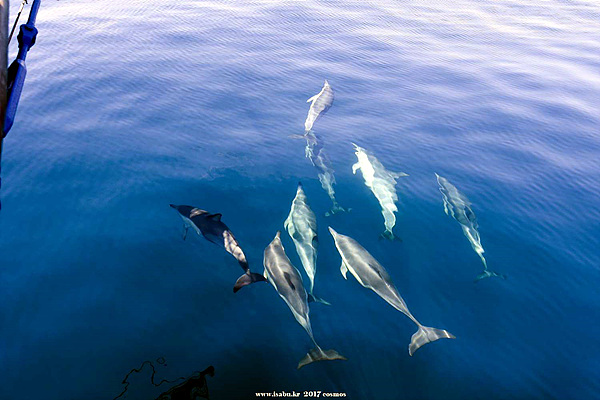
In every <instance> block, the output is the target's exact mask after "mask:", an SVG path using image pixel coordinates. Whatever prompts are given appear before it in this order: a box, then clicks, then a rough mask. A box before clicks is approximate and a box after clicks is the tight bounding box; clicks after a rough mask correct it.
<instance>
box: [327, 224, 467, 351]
mask: <svg viewBox="0 0 600 400" xmlns="http://www.w3.org/2000/svg"><path fill="white" fill-rule="evenodd" d="M329 232H331V235H332V236H333V239H334V240H335V247H337V249H338V252H339V253H340V255H341V256H342V266H341V268H340V269H341V272H342V275H343V276H344V279H348V278H347V277H346V274H347V273H348V271H350V272H351V273H352V275H354V277H355V278H356V280H357V281H358V283H360V284H361V285H362V286H364V287H366V288H368V289H371V290H372V291H374V292H375V293H377V294H378V295H379V297H381V298H382V299H384V300H385V301H387V302H388V303H389V304H390V305H391V306H392V307H394V308H395V309H396V310H398V311H400V312H401V313H403V314H404V315H406V316H407V317H408V318H410V319H411V320H412V321H413V322H414V323H415V324H417V327H418V328H419V329H418V330H417V332H416V333H415V334H414V335H412V337H411V340H410V345H409V346H408V354H410V355H411V356H412V355H413V354H414V353H415V351H417V349H419V347H421V346H423V345H425V344H427V343H429V342H433V341H435V340H438V339H455V337H454V335H452V334H451V333H450V332H447V331H445V330H443V329H436V328H430V327H427V326H423V325H421V323H420V322H419V321H417V319H416V318H415V317H413V315H412V314H411V313H410V311H409V310H408V307H407V306H406V303H405V302H404V300H403V299H402V297H401V296H400V294H399V293H398V290H397V289H396V287H395V286H394V283H393V282H392V279H391V278H390V276H389V275H388V273H387V271H386V270H385V269H384V268H383V267H382V266H381V264H379V262H377V260H375V258H373V256H372V255H371V254H369V252H368V251H367V250H365V248H364V247H362V246H361V245H360V244H359V243H358V242H357V241H356V240H354V239H352V238H351V237H349V236H345V235H342V234H340V233H337V232H336V231H335V230H333V229H332V228H331V227H329Z"/></svg>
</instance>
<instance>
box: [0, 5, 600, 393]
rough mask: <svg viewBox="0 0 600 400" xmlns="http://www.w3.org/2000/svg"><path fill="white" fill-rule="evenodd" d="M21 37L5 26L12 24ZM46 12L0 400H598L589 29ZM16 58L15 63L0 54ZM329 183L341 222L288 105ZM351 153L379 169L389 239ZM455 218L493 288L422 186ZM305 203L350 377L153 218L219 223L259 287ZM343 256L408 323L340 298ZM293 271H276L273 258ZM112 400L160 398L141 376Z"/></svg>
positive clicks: (357, 296)
mask: <svg viewBox="0 0 600 400" xmlns="http://www.w3.org/2000/svg"><path fill="white" fill-rule="evenodd" d="M12 3H13V4H12V5H11V11H12V15H13V16H14V15H15V14H16V10H17V8H18V6H19V4H18V3H19V2H17V1H13V2H12ZM372 3H373V2H354V1H340V2H325V1H320V2H316V1H306V2H277V1H253V2H233V1H223V2H203V1H187V2H177V1H157V0H131V1H108V0H79V1H76V2H74V1H53V0H47V1H44V3H43V4H42V8H41V10H40V14H39V16H38V28H39V30H40V34H39V37H38V42H37V44H36V45H35V46H34V47H33V49H32V50H31V52H30V54H29V57H28V69H29V75H28V79H27V82H26V87H25V90H24V94H23V98H22V100H21V105H20V110H19V113H18V116H17V119H16V122H15V125H14V127H13V130H12V131H11V132H10V134H9V136H8V137H7V138H6V140H5V146H4V147H5V148H4V154H3V160H2V163H3V168H2V173H3V176H2V178H3V179H2V183H3V185H2V186H3V187H2V192H1V197H2V211H1V212H0V265H1V268H0V377H1V378H0V382H2V384H1V385H0V398H1V399H23V400H26V399H57V400H58V399H60V400H66V399H72V400H80V399H81V400H83V399H86V400H88V399H112V398H114V397H115V396H117V395H119V393H121V392H122V390H123V389H124V386H123V385H122V383H121V381H122V379H123V378H124V376H125V375H126V374H127V372H128V371H130V370H131V369H132V368H137V367H139V366H140V364H141V363H142V362H143V361H145V360H156V359H157V358H159V357H164V359H165V360H166V365H158V364H156V363H155V364H156V379H157V382H158V381H159V380H160V379H170V380H173V379H175V378H177V377H179V376H189V375H191V374H192V372H194V371H197V370H203V369H204V368H206V367H208V366H209V365H213V366H214V367H215V376H214V377H209V378H208V387H209V390H210V394H211V399H253V398H256V397H255V393H256V392H273V391H288V392H291V391H293V390H294V391H296V392H302V391H305V390H320V391H326V392H344V393H346V395H347V398H350V399H378V400H385V399H508V398H510V399H593V398H596V399H598V398H600V384H599V382H600V380H599V379H598V378H599V375H598V370H599V368H600V289H599V288H600V252H599V250H598V249H599V248H600V239H599V238H600V223H599V221H600V207H599V199H600V168H599V167H600V165H599V161H598V155H599V152H600V128H599V126H600V125H599V124H600V111H599V108H598V104H600V6H599V5H598V3H597V2H594V1H591V0H574V1H563V0H547V1H538V2H522V1H513V0H499V1H495V2H480V1H473V0H461V1H456V2H452V3H451V4H450V3H448V2H439V1H425V0H415V1H413V0H409V1H405V2H393V1H378V2H376V4H372ZM15 51H16V48H15V43H12V46H11V48H10V54H11V56H14V54H15ZM325 79H327V80H328V81H329V82H330V84H331V86H332V88H333V90H334V92H335V96H336V97H335V103H334V104H333V106H332V108H331V109H330V110H329V111H328V113H327V114H326V115H325V116H324V117H323V118H322V119H320V120H319V121H317V123H316V124H315V126H314V131H315V133H316V134H317V135H319V137H320V138H321V140H322V141H323V146H324V149H325V151H326V153H327V155H328V157H329V159H330V161H331V166H332V168H333V169H334V170H335V176H336V179H337V185H336V186H335V188H336V194H337V199H338V201H339V203H340V205H341V206H343V207H347V208H352V210H351V211H350V212H349V213H342V214H336V215H334V216H331V217H325V216H324V214H325V212H326V211H327V210H328V209H329V207H330V206H331V203H330V201H329V198H328V197H327V194H326V193H325V192H324V191H323V189H322V188H321V186H320V183H319V181H318V178H317V171H316V169H315V168H314V167H313V166H312V165H311V163H310V162H309V160H308V159H306V158H305V155H304V146H305V143H304V142H303V141H302V140H299V139H294V138H293V136H294V135H298V134H302V133H303V127H304V119H305V117H306V113H307V111H308V104H307V103H306V100H307V99H308V98H309V97H311V96H312V95H314V94H316V93H317V92H318V91H319V90H320V89H321V87H322V85H323V81H324V80H325ZM352 142H355V143H357V144H359V145H360V146H362V147H365V148H367V149H368V150H370V151H371V152H372V153H373V154H375V155H376V156H377V157H378V159H379V160H380V161H381V162H382V164H383V165H385V166H386V168H388V169H389V170H391V171H403V172H406V173H408V174H409V175H410V176H409V177H405V178H401V179H399V182H398V185H397V191H398V195H399V197H400V200H399V202H398V205H399V212H398V218H397V224H396V228H395V232H396V233H397V235H398V236H400V237H401V238H402V239H403V240H402V242H391V241H384V240H383V241H382V240H379V239H378V236H379V234H380V233H381V231H382V230H383V218H382V216H381V213H380V208H379V205H378V203H377V200H376V199H375V197H374V196H373V195H372V193H371V192H370V191H369V190H368V188H367V187H366V186H365V185H364V182H363V181H362V178H361V176H360V174H359V175H356V176H355V175H353V174H352V169H351V166H352V164H353V163H354V162H355V161H356V157H355V156H354V154H353V147H352V145H351V143H352ZM436 172H437V173H438V174H440V175H442V176H444V177H446V178H448V179H449V180H450V182H452V183H453V184H454V185H456V186H457V187H458V188H459V189H460V190H461V191H462V192H464V193H465V194H466V195H467V196H468V197H469V199H470V200H471V202H472V207H473V210H474V212H475V213H476V215H477V217H478V220H479V225H480V229H479V231H480V234H481V239H482V244H483V247H484V248H485V250H486V253H485V254H486V257H487V260H488V263H489V266H490V268H491V269H493V270H495V271H498V272H501V273H504V274H506V275H507V276H508V279H507V280H500V279H496V278H493V279H486V280H483V281H481V282H480V283H477V284H474V283H473V279H474V277H475V276H476V275H477V274H478V273H479V272H480V271H481V261H480V260H479V258H478V257H477V255H476V254H475V252H474V251H473V250H472V249H471V247H470V245H469V243H468V241H467V240H466V238H465V237H464V236H463V234H462V231H461V229H460V226H459V224H458V223H457V222H456V221H454V220H453V219H451V218H450V217H448V216H446V215H445V214H444V209H443V204H442V198H441V194H440V192H439V191H438V188H437V183H436V179H435V175H434V173H436ZM299 181H301V182H302V183H303V185H304V188H305V191H306V194H307V196H308V198H309V201H310V204H311V206H312V208H313V210H314V211H315V212H316V214H317V216H318V225H319V237H320V239H319V242H320V244H319V258H318V264H317V278H316V284H315V293H316V294H318V295H320V296H321V297H323V298H325V299H327V300H329V301H330V302H331V303H332V305H331V306H324V305H321V304H314V305H311V320H312V324H313V329H314V332H315V337H316V339H317V341H318V342H319V343H320V344H321V345H322V347H323V348H326V349H329V348H334V349H336V350H337V351H339V352H340V353H341V354H343V355H345V356H346V357H347V358H348V361H335V362H321V363H315V364H311V365H309V366H306V367H304V368H302V369H301V370H296V365H297V363H298V361H299V360H300V359H301V358H302V357H303V356H304V354H305V353H306V351H307V350H309V349H310V348H311V347H312V346H311V342H310V339H309V338H308V336H307V335H306V333H305V332H304V330H303V329H302V328H301V327H300V325H298V324H297V323H296V321H295V320H294V318H293V316H292V314H291V312H290V310H289V309H288V308H287V306H286V304H285V303H284V302H283V301H282V300H281V299H280V298H279V296H278V295H277V293H276V292H275V291H274V290H273V288H272V287H271V285H268V284H255V285H251V286H249V287H246V288H243V289H242V290H241V291H240V292H238V293H236V294H233V293H232V287H233V284H234V282H235V280H236V279H237V278H238V276H239V275H240V274H241V272H242V271H241V269H240V268H239V266H238V265H237V263H236V262H235V260H234V259H233V258H232V257H231V256H230V255H229V254H227V253H225V252H224V251H223V250H221V249H219V248H218V247H216V246H214V245H213V244H211V243H209V242H207V241H206V240H204V239H203V238H201V237H198V236H196V235H195V234H194V235H192V234H190V235H189V236H188V238H187V240H185V241H183V240H182V237H181V220H180V218H179V217H178V216H177V215H176V213H175V212H173V210H172V209H171V208H169V203H175V204H189V205H194V206H198V207H200V208H203V209H206V210H209V211H211V212H219V213H222V214H223V221H224V222H225V223H227V224H228V225H229V227H230V228H231V230H232V231H233V232H234V234H235V235H236V237H237V239H238V240H239V241H240V243H241V245H242V247H243V249H244V251H245V253H246V255H247V257H248V260H249V262H250V266H251V269H252V270H253V271H256V272H262V271H263V267H262V257H263V255H262V254H263V250H264V248H265V247H266V246H267V245H268V244H269V242H270V241H271V240H272V239H273V237H274V236H275V233H276V232H277V230H282V229H283V221H284V219H285V218H286V216H287V214H288V212H289V207H290V204H291V201H292V199H293V197H294V195H295V191H296V185H297V183H298V182H299ZM328 226H332V227H334V228H335V229H336V230H337V231H338V232H340V233H343V234H346V235H349V236H351V237H353V238H355V239H357V240H358V241H359V242H360V243H361V244H362V245H363V246H364V247H365V248H367V249H368V250H369V251H370V252H371V253H372V254H373V256H374V257H375V258H377V259H378V260H379V261H380V262H381V264H382V265H384V266H385V267H386V269H387V270H388V272H389V273H390V275H391V276H392V278H393V280H394V282H395V284H396V286H397V287H398V289H399V291H400V293H401V294H402V296H403V297H404V299H405V300H406V302H407V304H408V306H409V308H410V310H411V311H412V312H413V314H414V315H415V316H416V317H417V318H418V319H419V320H420V321H421V322H422V323H423V324H425V325H427V326H434V327H437V328H444V329H447V330H448V331H450V332H452V333H453V334H454V335H456V337H457V339H456V340H440V341H437V342H435V343H431V344H428V345H427V346H425V347H423V348H422V349H420V350H419V351H418V352H417V353H416V354H415V355H414V356H413V357H409V355H408V351H407V350H408V343H409V341H410V337H411V335H412V334H413V333H414V332H415V326H414V325H413V324H412V322H411V321H410V320H409V319H407V318H406V317H405V316H403V315H402V314H400V313H399V312H397V311H396V310H394V309H393V308H392V307H390V306H389V305H388V304H387V303H385V302H384V301H383V300H382V299H381V298H379V297H378V296H377V295H376V294H375V293H373V292H371V291H370V290H367V289H365V288H363V287H361V286H360V285H359V284H358V283H357V282H356V280H355V279H354V278H353V277H351V276H349V279H348V280H347V281H346V280H344V279H343V277H342V276H341V274H340V271H339V267H340V257H339V255H338V253H337V251H336V250H335V247H334V244H333V240H332V238H331V236H330V235H329V233H328V231H327V227H328ZM282 237H283V243H284V246H285V248H286V250H287V253H288V256H289V257H290V259H291V260H292V262H293V263H294V264H295V265H296V266H297V267H299V269H302V267H301V265H300V260H299V258H298V256H297V254H296V253H295V250H294V246H293V244H292V242H291V240H290V238H289V237H288V236H287V233H285V232H284V233H283V234H282ZM129 381H130V382H131V384H130V386H129V387H128V391H127V393H126V396H127V397H126V398H128V399H154V398H155V397H157V396H158V395H159V394H160V393H161V392H162V391H165V390H166V389H167V388H168V387H169V384H163V385H161V386H160V387H158V388H156V387H153V386H152V384H151V383H150V370H149V369H144V370H143V371H142V372H140V373H139V374H133V375H131V377H130V379H129Z"/></svg>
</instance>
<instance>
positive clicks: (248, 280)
mask: <svg viewBox="0 0 600 400" xmlns="http://www.w3.org/2000/svg"><path fill="white" fill-rule="evenodd" d="M266 280H267V279H266V278H265V277H264V276H262V275H261V274H257V273H256V272H250V270H248V272H246V273H245V274H244V275H242V276H240V277H239V278H238V280H237V281H236V282H235V285H234V286H233V293H236V292H237V291H238V290H240V289H241V288H243V287H244V286H247V285H250V284H252V283H254V282H265V281H266Z"/></svg>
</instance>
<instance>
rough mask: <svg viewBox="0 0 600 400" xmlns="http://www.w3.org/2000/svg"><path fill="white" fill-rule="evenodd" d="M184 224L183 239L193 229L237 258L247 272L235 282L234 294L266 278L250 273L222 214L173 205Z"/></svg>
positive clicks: (243, 255) (244, 256) (246, 262)
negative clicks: (223, 220)
mask: <svg viewBox="0 0 600 400" xmlns="http://www.w3.org/2000/svg"><path fill="white" fill-rule="evenodd" d="M171 207H173V208H174V209H175V210H177V212H178V213H179V216H180V217H181V219H183V223H184V232H183V239H184V240H185V238H186V236H187V231H188V229H190V228H193V229H194V230H195V231H196V233H197V234H198V235H200V234H201V235H202V236H204V237H205V238H206V240H208V241H209V242H212V243H214V244H216V245H218V246H220V247H223V248H224V249H225V250H226V251H227V252H228V253H229V254H231V255H232V256H234V257H235V259H236V260H237V261H238V263H240V266H241V267H242V269H243V270H244V271H245V272H246V273H245V274H244V275H242V276H240V277H239V278H238V280H237V282H235V285H234V287H233V292H234V293H235V292H237V291H238V290H240V289H241V288H242V287H244V286H246V285H249V284H251V283H254V282H261V281H264V280H265V277H264V276H262V275H261V274H257V273H254V272H251V271H250V267H249V266H248V261H246V255H245V254H244V252H243V251H242V248H241V247H240V244H239V243H238V241H237V240H236V239H235V237H234V236H233V233H231V231H230V230H229V228H228V227H227V225H225V224H224V223H223V222H222V221H221V214H211V213H209V212H208V211H205V210H201V209H199V208H196V207H192V206H177V205H174V204H171Z"/></svg>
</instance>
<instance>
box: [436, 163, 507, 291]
mask: <svg viewBox="0 0 600 400" xmlns="http://www.w3.org/2000/svg"><path fill="white" fill-rule="evenodd" d="M435 176H436V178H437V182H438V184H439V185H440V187H439V189H440V192H441V193H442V199H443V201H444V211H445V212H446V215H450V216H451V217H452V218H454V219H455V220H456V221H458V223H459V224H460V227H461V228H462V231H463V234H464V235H465V236H466V237H467V239H469V243H471V247H472V248H473V250H475V253H477V254H478V255H479V258H481V262H483V272H482V273H480V274H479V275H477V277H476V278H475V282H478V281H480V280H482V279H484V278H489V277H492V276H496V277H499V278H502V279H506V275H503V274H499V273H497V272H494V271H492V270H491V269H488V266H487V261H486V260H485V257H484V256H483V253H484V252H485V250H483V246H482V245H481V238H480V236H479V232H478V231H477V228H479V224H478V223H477V217H476V216H475V213H474V212H473V210H472V209H471V202H470V201H469V199H468V198H467V196H465V195H464V194H463V193H461V192H459V191H458V189H457V188H456V186H454V185H453V184H451V183H450V182H449V181H448V179H446V178H444V177H443V176H439V175H438V174H435Z"/></svg>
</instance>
